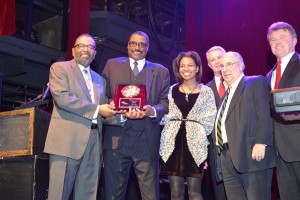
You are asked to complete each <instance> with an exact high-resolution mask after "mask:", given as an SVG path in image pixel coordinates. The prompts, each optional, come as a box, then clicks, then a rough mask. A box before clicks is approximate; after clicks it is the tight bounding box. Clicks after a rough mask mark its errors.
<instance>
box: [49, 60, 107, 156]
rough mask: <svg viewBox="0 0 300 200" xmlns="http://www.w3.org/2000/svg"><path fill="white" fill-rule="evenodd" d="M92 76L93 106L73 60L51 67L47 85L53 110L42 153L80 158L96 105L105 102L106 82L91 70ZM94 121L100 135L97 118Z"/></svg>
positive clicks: (99, 123)
mask: <svg viewBox="0 0 300 200" xmlns="http://www.w3.org/2000/svg"><path fill="white" fill-rule="evenodd" d="M91 76H92V82H93V88H94V94H95V95H94V96H95V101H94V102H95V103H92V99H91V97H90V94H89V91H88V88H87V86H86V83H85V80H84V78H83V75H82V73H81V71H80V68H79V66H78V65H77V63H76V62H75V60H70V61H66V62H57V63H54V64H53V65H52V66H51V68H50V75H49V84H50V91H51V94H52V97H53V100H54V107H53V112H52V116H51V121H50V126H49V130H48V135H47V139H46V143H45V149H44V152H46V153H50V154H55V155H61V156H66V157H70V158H73V159H80V158H81V157H82V155H83V153H84V151H85V148H86V145H87V143H88V139H89V136H90V131H91V129H90V127H91V124H92V118H93V115H94V113H95V111H96V108H97V105H100V104H103V103H106V102H107V98H106V96H105V84H106V83H105V80H104V79H103V78H102V77H101V76H100V75H98V74H97V73H96V72H94V71H92V70H91ZM97 122H98V129H99V133H100V134H101V131H102V117H101V116H100V115H98V118H97ZM100 138H101V135H100Z"/></svg>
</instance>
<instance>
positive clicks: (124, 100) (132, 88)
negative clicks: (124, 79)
mask: <svg viewBox="0 0 300 200" xmlns="http://www.w3.org/2000/svg"><path fill="white" fill-rule="evenodd" d="M146 95H147V92H146V86H145V85H117V87H116V88H115V98H114V102H115V106H116V110H129V108H138V109H143V107H144V106H145V105H146Z"/></svg>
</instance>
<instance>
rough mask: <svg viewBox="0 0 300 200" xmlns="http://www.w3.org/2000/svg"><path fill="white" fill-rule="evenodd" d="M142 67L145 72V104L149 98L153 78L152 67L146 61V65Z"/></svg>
mask: <svg viewBox="0 0 300 200" xmlns="http://www.w3.org/2000/svg"><path fill="white" fill-rule="evenodd" d="M144 67H145V70H146V90H147V102H148V100H149V97H150V91H151V86H152V81H153V78H154V69H153V66H152V65H151V64H150V63H149V62H148V61H146V64H145V66H144Z"/></svg>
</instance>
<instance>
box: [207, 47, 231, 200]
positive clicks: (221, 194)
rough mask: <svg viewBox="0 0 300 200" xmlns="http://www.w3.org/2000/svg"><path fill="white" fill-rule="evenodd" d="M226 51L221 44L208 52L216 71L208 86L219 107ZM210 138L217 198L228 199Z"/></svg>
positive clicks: (219, 199)
mask: <svg viewBox="0 0 300 200" xmlns="http://www.w3.org/2000/svg"><path fill="white" fill-rule="evenodd" d="M225 53H226V51H225V50H224V49H223V48H222V47H220V46H214V47H212V48H210V49H209V50H208V51H207V52H206V58H207V63H208V66H209V67H210V68H211V69H212V71H213V73H214V78H213V79H212V80H211V81H210V82H209V83H208V84H207V86H209V87H210V88H211V89H212V91H213V92H214V95H215V100H216V104H217V106H218V107H219V103H221V99H222V97H223V96H224V94H225V92H226V88H225V86H224V81H223V78H222V75H221V69H220V65H221V57H222V56H223V55H224V54H225ZM213 133H214V132H213ZM208 140H209V142H210V145H209V146H208V165H209V167H210V171H211V179H212V185H213V188H214V193H215V199H216V200H226V199H227V198H226V194H225V189H224V184H223V179H222V172H221V162H220V158H219V155H218V152H217V149H216V146H215V144H214V143H213V140H212V134H210V135H209V136H208Z"/></svg>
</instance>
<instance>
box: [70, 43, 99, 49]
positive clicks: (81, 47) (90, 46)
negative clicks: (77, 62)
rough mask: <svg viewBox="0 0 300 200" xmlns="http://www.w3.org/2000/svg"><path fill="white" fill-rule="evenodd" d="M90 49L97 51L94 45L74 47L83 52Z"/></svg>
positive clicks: (77, 45)
mask: <svg viewBox="0 0 300 200" xmlns="http://www.w3.org/2000/svg"><path fill="white" fill-rule="evenodd" d="M86 47H87V48H88V49H90V50H95V48H96V47H95V46H94V45H91V44H88V45H85V44H76V45H75V46H74V48H78V49H80V50H83V49H85V48H86Z"/></svg>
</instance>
